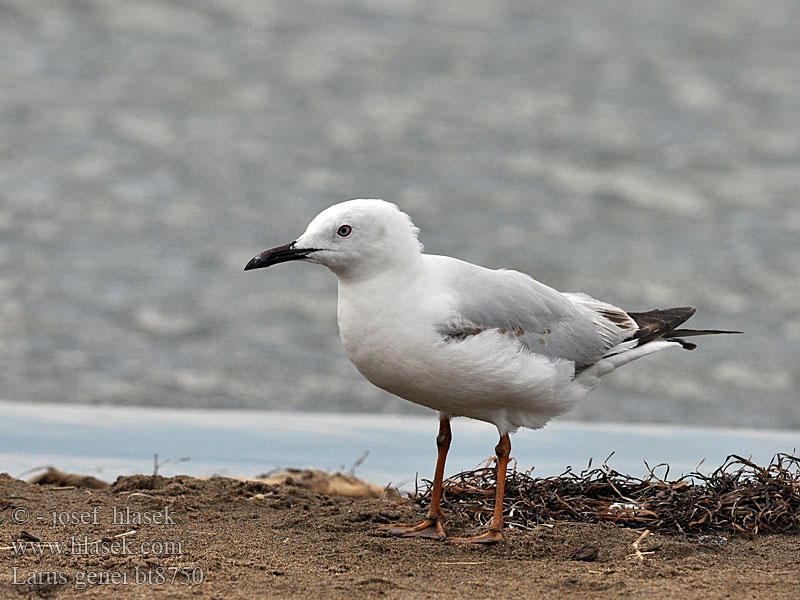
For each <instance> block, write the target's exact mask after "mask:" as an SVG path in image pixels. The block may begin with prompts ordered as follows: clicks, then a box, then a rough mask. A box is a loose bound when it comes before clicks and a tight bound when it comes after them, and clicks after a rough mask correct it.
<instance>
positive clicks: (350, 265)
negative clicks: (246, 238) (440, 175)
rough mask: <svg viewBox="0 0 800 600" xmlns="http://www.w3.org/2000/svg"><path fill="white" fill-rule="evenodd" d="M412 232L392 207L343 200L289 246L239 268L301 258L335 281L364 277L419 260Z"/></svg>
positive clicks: (408, 221) (414, 231)
mask: <svg viewBox="0 0 800 600" xmlns="http://www.w3.org/2000/svg"><path fill="white" fill-rule="evenodd" d="M418 231H419V230H418V229H417V228H416V227H414V225H413V223H412V222H411V219H410V218H409V216H408V215H406V214H405V213H403V212H400V209H398V208H397V206H395V205H394V204H391V203H389V202H384V201H383V200H348V201H347V202H342V203H340V204H334V205H333V206H331V207H330V208H327V209H325V210H324V211H322V212H321V213H320V214H318V215H317V216H316V217H314V220H313V221H311V223H309V225H308V228H307V229H306V231H305V233H303V235H301V236H300V237H299V238H297V240H295V241H294V242H291V243H290V244H285V245H283V246H278V247H276V248H272V249H270V250H265V251H264V252H262V253H261V254H258V255H257V256H255V257H253V259H252V260H251V261H250V262H249V263H247V266H246V267H245V268H244V270H245V271H248V270H250V269H260V268H262V267H269V266H271V265H274V264H278V263H282V262H287V261H290V260H304V261H306V262H313V263H319V264H321V265H325V266H326V267H328V268H329V269H330V270H331V271H333V272H334V273H336V275H337V276H339V277H340V278H345V279H360V278H365V277H370V276H373V275H375V274H378V273H381V272H384V271H387V270H391V269H393V268H397V267H401V268H402V267H403V266H406V265H410V264H414V262H415V261H417V260H419V255H420V254H421V252H422V244H420V243H419V240H418V239H417V234H418Z"/></svg>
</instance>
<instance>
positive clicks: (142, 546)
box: [11, 536, 183, 556]
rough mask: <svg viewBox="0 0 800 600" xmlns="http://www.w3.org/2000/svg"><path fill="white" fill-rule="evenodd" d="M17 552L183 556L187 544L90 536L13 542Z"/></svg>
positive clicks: (22, 553) (21, 553)
mask: <svg viewBox="0 0 800 600" xmlns="http://www.w3.org/2000/svg"><path fill="white" fill-rule="evenodd" d="M11 547H12V548H13V551H14V554H16V555H18V556H25V555H28V556H46V555H58V554H72V555H76V556H109V555H112V554H113V555H119V556H130V555H133V554H141V555H143V556H180V555H182V554H183V544H182V543H181V542H179V541H171V540H170V541H159V540H156V541H144V542H138V543H132V542H129V541H128V539H127V537H120V538H118V539H115V540H110V539H103V540H90V539H89V536H83V537H76V536H73V537H71V538H70V539H69V541H68V542H22V541H17V542H11Z"/></svg>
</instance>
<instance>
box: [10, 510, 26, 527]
mask: <svg viewBox="0 0 800 600" xmlns="http://www.w3.org/2000/svg"><path fill="white" fill-rule="evenodd" d="M28 519H30V514H28V509H27V508H25V507H24V506H17V507H16V508H15V509H14V510H12V511H11V520H12V521H14V523H16V524H17V525H25V523H27V522H28Z"/></svg>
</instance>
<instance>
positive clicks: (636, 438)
mask: <svg viewBox="0 0 800 600" xmlns="http://www.w3.org/2000/svg"><path fill="white" fill-rule="evenodd" d="M0 415H2V419H0V472H8V473H9V474H11V475H12V476H15V477H21V476H23V475H24V476H26V477H27V476H29V474H28V473H27V472H29V471H30V470H32V469H36V468H40V467H44V466H47V465H52V466H54V467H56V468H58V469H61V470H64V471H68V472H76V473H83V474H91V475H94V476H96V477H99V478H100V479H104V480H107V481H113V480H114V479H116V477H117V476H118V475H131V474H136V473H144V474H150V473H152V472H153V455H154V454H156V453H157V454H158V456H159V461H160V462H164V461H167V462H164V464H162V466H161V467H160V469H159V473H160V474H163V475H167V476H170V475H178V474H186V475H193V476H210V475H225V476H230V477H254V476H257V475H259V474H262V473H265V472H269V471H272V470H275V469H279V468H281V467H316V468H320V469H325V470H331V471H337V470H341V471H345V472H347V471H349V470H350V469H351V468H352V467H353V465H354V464H356V462H357V461H358V460H359V458H362V457H364V455H365V453H368V455H367V456H366V458H365V460H363V462H362V463H361V464H359V465H358V466H357V468H356V470H355V474H356V475H357V476H359V477H361V478H362V479H365V480H367V481H371V482H374V483H378V484H381V485H383V484H391V485H393V486H397V487H399V488H401V489H404V490H413V489H414V482H415V478H416V477H419V478H420V479H429V478H430V477H431V476H432V474H433V466H434V461H435V457H436V448H435V437H436V433H437V426H438V425H437V419H436V415H435V413H433V412H432V413H431V416H430V417H429V418H426V417H419V416H400V415H392V414H341V413H338V414H324V413H301V412H277V411H269V412H268V411H243V410H195V409H191V410H188V409H173V408H163V409H155V408H143V407H112V406H76V405H65V404H38V403H37V404H27V403H17V402H7V401H0ZM496 442H497V432H496V430H495V429H494V428H493V427H492V426H490V425H487V424H485V423H479V422H475V421H470V420H467V419H456V420H455V421H454V422H453V444H452V447H451V450H450V455H449V457H448V463H447V469H446V473H447V474H454V473H457V472H459V471H462V470H466V469H471V468H474V467H475V466H477V465H478V464H479V463H480V462H481V461H483V460H485V459H487V458H488V457H490V456H491V455H492V454H493V452H494V445H495V444H496ZM799 442H800V432H797V431H768V430H757V429H722V428H719V429H717V428H699V427H678V426H674V425H669V426H664V425H641V424H610V423H576V422H569V421H555V422H553V423H551V424H550V425H548V426H547V427H546V428H545V429H543V430H540V431H527V430H521V431H520V432H518V433H517V434H516V435H514V436H512V457H513V458H515V459H516V465H517V468H518V469H520V470H528V469H530V468H531V467H535V471H534V474H535V475H537V476H541V477H544V476H551V475H558V474H560V473H562V472H563V471H564V470H565V469H566V468H567V467H569V466H571V467H572V468H573V470H575V471H580V470H582V469H583V468H585V467H586V466H587V464H588V462H589V460H590V459H592V461H593V463H592V464H593V465H594V466H599V465H600V464H602V463H603V461H604V460H605V459H606V458H607V457H608V456H609V455H611V454H612V453H613V456H611V458H610V459H609V460H608V463H607V464H608V465H609V466H610V467H611V468H613V469H615V470H617V471H620V472H623V473H628V474H630V475H634V476H643V475H645V474H646V473H647V467H646V466H645V461H646V462H647V463H648V464H649V465H650V466H651V467H654V466H655V465H658V464H660V463H668V464H669V465H670V473H669V476H670V478H673V477H677V476H679V475H680V474H685V473H689V472H692V471H694V470H696V469H698V467H699V470H700V471H701V472H705V473H707V472H710V471H712V470H714V469H715V468H716V467H718V466H720V465H721V464H722V463H723V462H724V460H725V458H726V457H727V456H728V455H729V454H738V455H741V456H744V457H752V459H753V460H754V461H756V462H757V463H759V464H766V463H768V462H769V461H770V459H771V458H772V457H773V456H774V455H775V454H776V453H779V452H784V453H793V452H794V451H795V449H796V448H797V447H798V445H800V443H799ZM183 458H189V459H190V460H187V461H182V462H178V460H179V459H183ZM701 463H702V464H701ZM657 473H658V474H659V475H662V476H663V475H664V474H665V469H664V468H663V467H661V468H659V469H657Z"/></svg>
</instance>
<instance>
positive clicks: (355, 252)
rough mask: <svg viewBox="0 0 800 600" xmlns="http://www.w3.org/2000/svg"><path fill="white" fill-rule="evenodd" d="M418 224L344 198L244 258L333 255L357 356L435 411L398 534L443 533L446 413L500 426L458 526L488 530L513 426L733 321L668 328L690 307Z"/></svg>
mask: <svg viewBox="0 0 800 600" xmlns="http://www.w3.org/2000/svg"><path fill="white" fill-rule="evenodd" d="M418 233H419V230H418V229H417V228H416V227H414V225H413V223H412V222H411V219H410V218H409V217H408V215H406V214H405V213H402V212H400V210H399V209H398V208H397V206H395V205H394V204H390V203H388V202H384V201H382V200H350V201H347V202H342V203H340V204H336V205H334V206H331V207H330V208H328V209H326V210H324V211H323V212H321V213H320V214H319V215H317V216H316V217H315V218H314V220H313V221H311V223H310V224H309V225H308V228H307V229H306V231H305V233H303V235H301V236H300V237H299V238H297V240H296V241H294V242H292V243H290V244H286V245H283V246H278V247H276V248H272V249H271V250H266V251H264V252H262V253H261V254H259V255H257V256H255V257H254V258H253V259H252V260H251V261H250V262H249V263H248V264H247V266H246V267H245V270H246V271H247V270H250V269H258V268H262V267H268V266H270V265H274V264H277V263H281V262H287V261H292V260H304V261H306V262H313V263H319V264H321V265H324V266H326V267H328V268H329V269H330V270H331V271H333V272H334V273H335V274H336V276H337V278H338V280H339V304H338V322H339V334H340V336H341V339H342V343H343V344H344V347H345V349H346V351H347V354H348V356H349V357H350V360H351V361H352V362H353V364H354V365H355V366H356V368H357V369H358V370H359V371H360V372H361V373H362V374H363V375H364V377H366V378H367V379H368V380H369V381H371V382H372V383H374V384H375V385H376V386H378V387H380V388H383V389H384V390H387V391H389V392H391V393H393V394H396V395H397V396H400V397H401V398H405V399H406V400H410V401H411V402H415V403H417V404H421V405H423V406H427V407H429V408H432V409H434V410H437V411H439V419H440V421H439V435H438V437H437V439H436V442H437V447H438V451H439V452H438V460H437V464H436V471H435V475H434V488H433V493H432V498H431V506H430V510H429V512H428V517H427V518H426V519H425V520H423V521H421V522H419V523H410V524H398V525H388V526H385V527H386V529H388V530H389V531H390V532H391V533H393V534H395V535H399V536H404V537H410V536H419V537H431V538H436V539H444V538H445V537H446V536H445V533H444V529H443V527H442V524H441V523H442V519H443V515H442V510H441V493H442V479H443V476H444V464H445V459H446V456H447V450H448V448H449V445H450V439H451V432H450V419H451V418H452V417H470V418H473V419H478V420H481V421H486V422H488V423H492V424H493V425H495V426H496V427H497V430H498V432H499V434H500V441H499V443H498V445H497V447H496V448H495V453H496V456H497V472H496V475H497V479H496V481H497V489H496V492H495V511H494V516H493V519H492V523H491V526H490V529H489V531H488V532H487V533H485V534H483V535H479V536H476V537H473V538H467V539H466V540H465V541H476V542H496V541H499V540H500V539H501V535H502V534H501V531H502V528H503V514H502V508H503V495H504V488H505V473H506V466H507V463H508V458H509V454H510V451H511V442H510V439H509V433H513V432H514V431H516V430H517V428H519V427H529V428H532V429H538V428H541V427H543V426H544V425H545V424H546V423H547V422H548V421H549V420H550V419H552V418H553V417H555V416H557V415H560V414H562V413H564V412H566V411H567V410H569V408H570V407H571V406H572V405H573V404H574V403H575V402H577V401H578V400H579V399H580V398H582V397H583V396H585V395H586V394H587V393H588V392H590V391H591V390H592V389H594V388H595V387H596V386H597V384H598V381H599V379H600V378H601V377H602V376H604V375H607V374H608V373H611V372H612V371H614V370H615V369H616V368H618V367H620V366H622V365H624V364H626V363H629V362H631V361H632V360H635V359H637V358H640V357H642V356H647V355H648V354H652V353H654V352H658V351H659V350H663V349H665V348H670V347H684V348H686V349H689V350H691V349H693V348H694V347H695V345H694V344H692V343H690V342H686V341H685V340H683V339H682V338H683V337H687V336H694V335H705V334H709V333H731V332H723V331H714V330H689V329H676V327H677V326H678V325H680V324H681V323H683V322H684V321H686V320H687V319H688V318H689V317H690V316H692V314H694V308H692V307H683V308H671V309H665V310H655V311H649V312H641V313H635V312H626V311H623V310H622V309H620V308H617V307H616V306H613V305H611V304H608V303H606V302H602V301H600V300H595V299H594V298H592V297H590V296H587V295H586V294H577V293H562V292H559V291H557V290H555V289H553V288H550V287H548V286H546V285H544V284H543V283H539V282H538V281H536V280H535V279H533V278H531V277H530V276H528V275H525V274H523V273H520V272H518V271H508V270H502V269H501V270H492V269H486V268H484V267H479V266H477V265H473V264H470V263H468V262H464V261H461V260H458V259H455V258H451V257H449V256H436V255H430V254H424V253H423V247H422V245H421V244H420V242H419V240H418ZM451 539H452V538H451Z"/></svg>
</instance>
